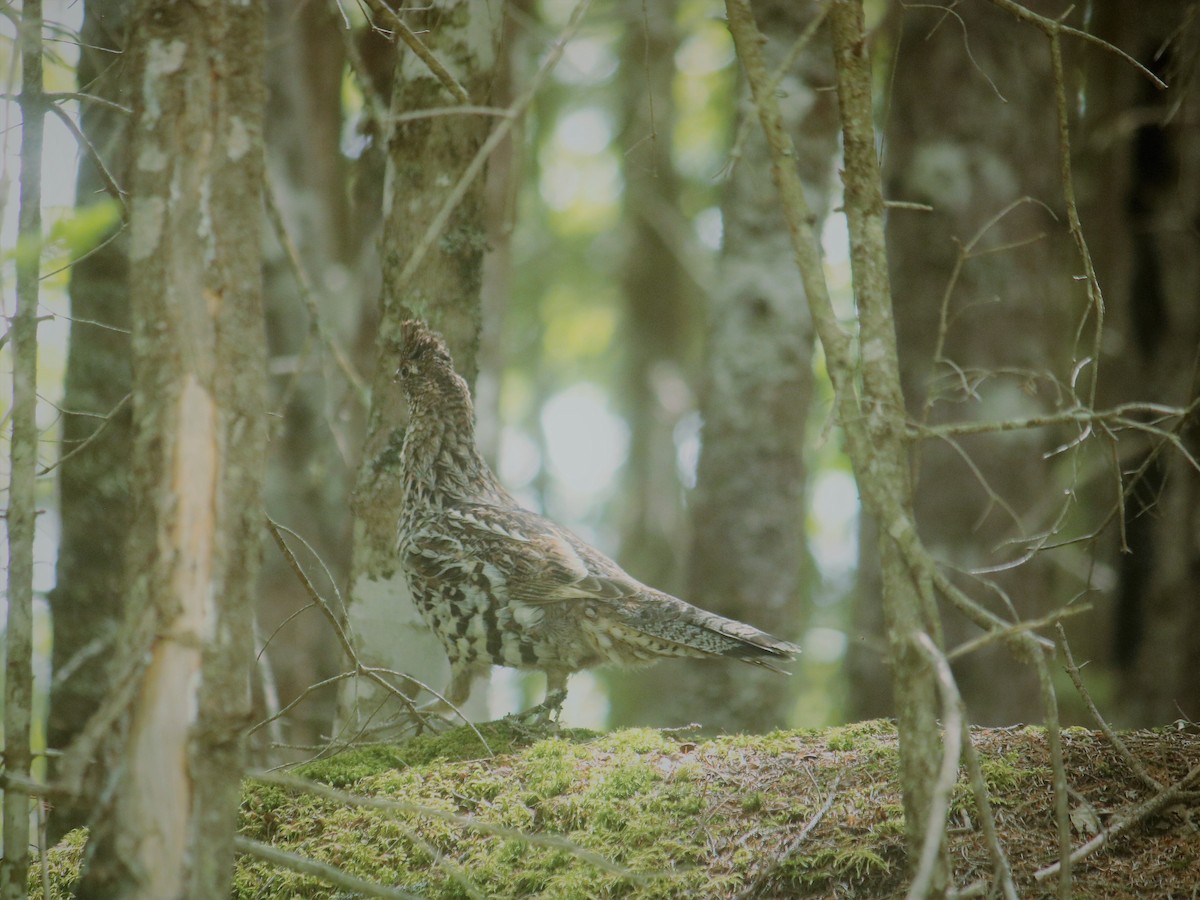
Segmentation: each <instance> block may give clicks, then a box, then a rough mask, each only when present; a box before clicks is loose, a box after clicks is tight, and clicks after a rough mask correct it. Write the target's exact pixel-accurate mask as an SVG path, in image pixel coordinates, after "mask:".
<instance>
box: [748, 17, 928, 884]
mask: <svg viewBox="0 0 1200 900" xmlns="http://www.w3.org/2000/svg"><path fill="white" fill-rule="evenodd" d="M726 8H727V9H728V11H729V22H730V29H731V31H732V32H733V35H734V40H735V42H736V44H737V51H738V56H739V58H740V59H741V62H742V64H743V66H745V68H746V74H747V78H748V80H749V82H750V85H751V88H752V91H753V95H754V101H755V104H756V106H757V107H758V111H759V118H760V121H761V123H762V127H763V131H764V132H765V133H766V136H767V142H768V145H769V147H770V149H771V161H772V174H773V175H774V180H775V183H776V185H777V186H778V188H779V193H780V200H781V203H782V205H783V209H784V213H785V217H786V220H787V225H788V230H789V233H790V236H791V239H792V250H793V254H794V256H795V259H796V263H797V266H798V268H799V269H800V276H801V279H802V280H803V283H804V289H805V292H806V294H807V295H808V304H809V308H810V310H811V312H812V317H813V322H814V326H815V328H816V331H817V334H818V336H819V338H820V340H821V345H822V348H823V349H824V351H825V358H826V362H827V367H828V370H829V375H830V379H831V380H832V382H833V387H834V392H835V400H836V409H837V413H838V417H839V419H840V424H841V426H842V428H843V430H844V433H845V436H846V446H847V450H848V452H849V455H850V458H851V461H852V462H853V464H854V471H855V475H856V477H857V479H858V485H859V490H860V492H861V494H862V499H863V505H864V508H865V509H866V510H867V511H869V512H871V513H872V514H873V515H875V516H877V517H878V518H879V519H880V520H881V521H882V522H883V523H884V527H883V528H882V529H881V537H880V542H879V552H880V557H881V559H882V565H881V571H882V582H883V608H884V616H885V620H886V622H887V626H888V645H889V659H890V661H891V665H892V672H893V676H894V677H893V690H894V692H895V702H896V710H897V719H898V722H899V731H900V779H901V785H902V787H903V792H904V813H905V824H906V835H907V838H908V844H909V848H910V851H911V858H912V859H913V860H916V859H917V857H918V856H919V854H920V848H921V846H922V843H923V840H924V837H925V834H926V831H927V825H930V824H933V825H934V826H935V828H934V830H933V831H932V832H931V833H932V834H933V835H934V836H935V837H936V835H938V834H939V833H940V834H942V835H943V837H944V831H943V832H939V831H938V830H937V828H938V827H940V824H941V823H936V822H933V823H931V820H930V802H931V799H932V797H933V793H934V784H935V781H936V776H937V761H938V759H939V758H940V755H941V754H940V750H941V740H940V729H939V728H938V724H937V718H936V716H937V690H936V682H935V675H934V671H933V666H932V662H931V661H930V660H929V659H927V658H926V657H925V655H924V654H923V653H922V652H921V649H920V647H921V639H922V638H923V637H925V638H926V639H931V640H932V641H933V642H934V643H935V644H936V643H937V642H939V641H940V639H941V629H940V624H939V622H938V620H937V613H936V608H935V605H934V598H933V596H932V576H933V573H932V571H931V566H932V562H931V560H930V559H929V558H928V555H927V554H926V553H925V551H924V548H923V547H922V546H921V545H920V542H919V540H918V539H917V537H916V534H915V530H914V526H913V521H912V519H913V514H912V487H911V483H910V479H909V472H908V453H907V442H906V439H905V424H906V423H905V416H904V400H903V395H902V393H901V389H900V370H899V362H898V359H897V353H896V334H895V322H894V317H893V311H892V297H891V286H890V283H889V281H888V275H887V252H886V247H885V244H884V237H883V212H884V205H883V193H882V188H881V184H880V177H879V169H878V158H877V155H876V146H875V131H874V124H873V104H872V97H871V66H870V54H869V52H868V51H869V47H868V42H867V35H866V29H865V25H864V22H863V18H864V17H863V9H862V5H861V3H860V2H857V0H835V2H834V3H833V4H831V6H830V8H829V20H830V31H831V35H832V41H833V48H834V60H835V64H836V70H837V90H838V103H839V112H840V117H841V122H842V140H843V148H844V162H845V167H844V174H843V181H844V183H845V210H846V218H847V222H848V225H849V231H850V261H851V268H852V270H853V275H854V294H855V300H856V301H857V317H856V324H857V336H858V343H857V348H858V349H856V346H855V344H854V343H853V342H852V339H851V334H850V333H849V332H847V331H846V330H845V328H844V326H843V325H842V324H841V322H839V320H838V317H837V314H836V313H835V311H834V308H833V304H832V302H831V300H830V295H829V289H828V286H827V285H826V282H825V276H824V271H823V268H822V263H821V248H820V242H819V240H818V237H817V233H816V230H815V228H814V224H815V222H816V217H815V216H814V215H813V213H812V211H811V210H810V208H809V204H808V201H807V199H806V197H805V194H804V189H803V186H802V184H801V181H800V178H799V174H798V172H797V171H796V169H795V158H796V151H795V149H794V148H793V147H792V145H791V140H790V138H789V137H788V135H787V132H786V130H785V129H784V127H783V119H782V116H781V115H780V112H779V103H778V99H777V97H776V96H775V93H774V91H773V90H772V89H771V85H770V79H769V75H768V71H767V67H766V64H765V61H764V59H763V54H762V51H761V47H760V40H761V38H760V35H759V32H758V29H757V27H756V26H755V23H754V19H753V14H752V13H751V10H750V5H749V3H748V2H747V0H727V2H726ZM932 849H933V850H934V851H935V852H934V853H933V855H932V856H930V857H929V861H930V866H929V868H928V870H927V871H926V873H925V874H926V875H927V876H928V888H929V890H930V891H931V893H932V894H935V895H936V894H940V893H943V892H944V891H945V885H946V870H947V866H946V859H945V853H944V840H943V841H942V842H940V843H935V844H933V845H932Z"/></svg>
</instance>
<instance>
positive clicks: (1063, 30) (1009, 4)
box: [992, 0, 1167, 91]
mask: <svg viewBox="0 0 1200 900" xmlns="http://www.w3.org/2000/svg"><path fill="white" fill-rule="evenodd" d="M992 2H993V3H994V4H996V5H997V6H999V7H1000V8H1001V9H1003V10H1006V11H1007V12H1010V13H1012V14H1013V15H1014V16H1016V17H1017V18H1018V19H1020V20H1021V21H1022V22H1028V23H1030V24H1032V25H1036V26H1037V27H1038V28H1040V29H1041V30H1042V31H1043V32H1045V34H1046V36H1047V37H1053V36H1055V35H1058V34H1069V35H1070V36H1071V37H1075V38H1079V39H1080V40H1083V41H1087V42H1088V43H1089V44H1095V45H1096V46H1097V47H1100V48H1101V49H1103V50H1107V51H1108V52H1109V53H1115V54H1116V55H1117V56H1119V57H1121V59H1123V60H1125V62H1127V63H1129V64H1130V65H1131V66H1133V67H1134V68H1135V69H1137V70H1138V71H1139V72H1141V73H1142V74H1143V75H1145V76H1146V77H1147V78H1149V79H1150V81H1151V82H1152V83H1153V84H1154V86H1155V87H1156V88H1158V89H1159V90H1160V91H1163V90H1166V89H1167V83H1166V82H1165V81H1163V80H1162V79H1161V78H1159V77H1158V76H1157V75H1155V74H1154V73H1153V72H1151V71H1150V70H1149V69H1147V68H1146V67H1145V66H1143V65H1142V64H1141V63H1140V62H1138V61H1137V60H1136V59H1134V58H1133V57H1132V56H1130V55H1129V54H1128V53H1126V52H1125V51H1124V50H1122V49H1121V48H1120V47H1117V46H1114V45H1113V44H1110V43H1109V42H1108V41H1106V40H1104V39H1103V38H1099V37H1097V36H1096V35H1094V34H1088V33H1087V32H1086V31H1080V30H1079V29H1078V28H1072V27H1071V26H1070V25H1064V24H1063V23H1062V22H1060V21H1058V20H1057V19H1051V18H1049V17H1048V16H1041V15H1038V14H1037V13H1035V12H1034V11H1033V10H1031V9H1027V8H1026V7H1024V6H1021V4H1019V3H1015V2H1013V0H992Z"/></svg>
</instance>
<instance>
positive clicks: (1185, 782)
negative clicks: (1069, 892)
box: [1033, 765, 1200, 881]
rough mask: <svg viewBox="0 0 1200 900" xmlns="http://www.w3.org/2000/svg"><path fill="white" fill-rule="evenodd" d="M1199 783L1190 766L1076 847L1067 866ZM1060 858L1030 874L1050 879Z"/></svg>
mask: <svg viewBox="0 0 1200 900" xmlns="http://www.w3.org/2000/svg"><path fill="white" fill-rule="evenodd" d="M1198 782H1200V765H1195V766H1192V768H1191V769H1189V770H1188V772H1187V774H1186V775H1184V776H1183V777H1182V778H1181V779H1179V780H1178V781H1177V782H1175V783H1174V784H1173V785H1171V786H1170V787H1168V788H1166V789H1165V790H1163V791H1160V792H1159V793H1157V794H1155V795H1154V796H1153V797H1151V798H1150V799H1149V800H1146V801H1145V802H1143V803H1140V804H1138V805H1137V806H1134V807H1131V808H1130V809H1129V810H1128V811H1127V812H1126V813H1124V814H1123V815H1121V816H1118V817H1117V819H1116V821H1115V822H1113V823H1112V824H1111V825H1110V826H1109V827H1107V828H1105V829H1104V830H1103V831H1102V832H1100V833H1099V834H1098V835H1096V836H1095V837H1094V838H1092V839H1091V840H1090V841H1088V842H1087V843H1086V844H1083V845H1081V846H1079V847H1077V848H1076V849H1075V850H1074V851H1073V852H1072V853H1071V854H1070V855H1069V856H1068V857H1067V864H1068V866H1069V865H1070V864H1071V863H1076V862H1078V861H1079V860H1081V859H1083V858H1085V857H1087V856H1090V855H1091V854H1093V853H1095V852H1096V851H1097V850H1099V849H1100V848H1101V847H1103V846H1104V845H1105V844H1108V843H1109V842H1110V841H1113V840H1114V839H1116V838H1118V837H1120V836H1121V835H1122V834H1124V833H1125V832H1126V831H1128V830H1129V829H1130V828H1132V827H1133V826H1134V825H1138V824H1140V823H1142V822H1145V821H1146V820H1147V819H1149V818H1151V817H1152V816H1154V815H1156V814H1157V813H1158V811H1159V810H1161V809H1163V807H1166V806H1170V805H1171V804H1172V803H1175V802H1177V801H1178V800H1181V799H1183V798H1184V797H1185V796H1186V793H1187V792H1188V791H1190V790H1191V788H1192V785H1193V784H1196V783H1198ZM1062 864H1063V860H1061V859H1060V860H1059V861H1058V862H1056V863H1051V864H1050V865H1048V866H1046V867H1044V868H1041V869H1038V870H1037V871H1036V872H1034V873H1033V877H1034V878H1035V879H1036V880H1037V881H1045V880H1046V879H1047V878H1052V877H1054V875H1056V874H1058V873H1059V872H1060V871H1061V869H1062V867H1063V865H1062Z"/></svg>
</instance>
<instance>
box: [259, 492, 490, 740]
mask: <svg viewBox="0 0 1200 900" xmlns="http://www.w3.org/2000/svg"><path fill="white" fill-rule="evenodd" d="M267 528H268V530H269V531H270V532H271V536H272V537H273V538H274V539H275V543H276V545H277V546H278V547H279V551H280V552H281V553H282V554H283V556H284V559H285V560H286V561H287V564H288V566H289V567H290V568H291V570H292V571H293V572H294V573H295V575H296V577H297V578H298V579H299V580H300V583H301V585H303V587H304V591H305V593H306V594H308V597H309V599H310V600H311V601H312V602H313V604H314V605H316V607H317V608H318V609H320V610H321V612H322V613H323V614H324V616H325V618H326V620H327V621H328V622H329V624H330V626H331V627H332V628H333V633H334V635H336V637H337V639H338V643H339V644H340V645H341V648H342V652H343V653H345V654H346V658H347V659H348V660H349V661H350V663H351V665H352V666H353V669H354V672H355V674H356V675H360V676H362V677H363V678H366V679H367V680H368V681H372V682H374V683H375V684H377V685H379V686H380V687H381V688H383V689H384V691H385V692H387V693H388V694H391V695H393V696H395V697H397V698H398V699H399V700H400V702H401V703H402V704H403V705H404V706H405V708H406V709H407V710H408V712H409V715H410V716H411V717H412V718H413V719H414V720H416V721H418V722H424V716H425V712H424V711H423V710H422V708H421V707H419V706H418V705H417V704H416V703H414V702H413V700H412V698H411V697H409V696H408V695H407V694H406V693H404V691H402V690H400V688H398V687H396V685H394V684H392V683H391V682H390V681H388V680H387V678H385V677H384V674H383V673H390V670H387V669H381V668H379V667H377V666H367V665H364V664H363V663H362V661H361V660H360V659H359V658H358V653H357V651H356V650H355V649H354V645H353V643H352V642H351V641H350V638H349V637H348V636H347V634H346V630H345V629H344V628H343V627H342V623H341V622H340V621H339V620H338V617H337V616H336V615H335V614H334V612H333V610H332V609H331V608H330V606H329V604H328V603H327V602H326V601H325V598H324V597H322V596H321V594H320V592H319V591H318V590H317V589H316V587H315V586H314V585H313V583H312V581H311V580H310V579H309V577H308V574H307V573H306V572H305V571H304V568H303V567H302V566H301V565H300V561H299V560H297V559H296V555H295V554H294V553H292V549H291V548H290V547H289V546H288V545H287V541H285V540H284V538H283V533H282V532H283V531H285V530H286V531H287V532H288V533H289V534H292V535H295V536H296V537H297V538H299V535H296V533H295V532H294V531H292V530H291V529H287V528H285V527H284V526H282V525H280V524H279V523H278V522H276V521H275V520H274V519H272V518H271V517H270V516H267ZM300 540H303V538H300ZM305 546H306V547H307V546H308V545H307V542H305ZM308 549H309V551H310V552H311V551H312V548H311V547H309V548H308ZM318 558H319V557H318ZM321 565H322V566H324V562H322V563H321ZM325 571H326V574H328V572H329V570H328V569H326V570H325ZM395 674H401V673H395ZM401 677H403V678H404V679H406V680H408V681H411V682H413V683H414V684H421V683H420V682H418V681H417V680H416V679H415V678H412V677H411V676H409V675H401ZM421 687H423V688H425V690H427V691H429V693H430V694H432V695H433V696H434V697H436V698H438V699H439V700H441V701H442V702H443V703H445V704H446V705H447V706H448V707H449V708H450V709H451V710H452V711H453V712H454V713H455V714H456V715H457V716H458V717H459V718H461V719H462V721H463V722H464V723H465V724H466V725H467V727H468V728H470V729H471V731H472V732H474V734H475V736H476V737H477V738H479V742H480V743H481V744H482V745H483V747H484V749H485V750H487V752H488V754H489V755H491V756H494V755H495V752H494V751H493V750H492V748H491V746H490V745H489V744H488V742H487V738H485V737H484V736H483V734H482V733H481V732H480V731H479V729H478V728H477V727H475V725H474V723H472V722H471V721H470V720H469V719H468V718H467V717H466V715H465V714H463V712H462V711H461V710H460V709H459V708H458V707H456V706H454V704H452V703H450V702H449V701H448V700H446V698H445V697H443V696H442V695H441V694H439V693H438V692H437V691H435V690H433V689H432V688H430V687H429V686H428V685H424V684H421ZM261 724H266V723H265V722H264V723H261ZM255 727H256V728H258V727H261V725H260V726H255Z"/></svg>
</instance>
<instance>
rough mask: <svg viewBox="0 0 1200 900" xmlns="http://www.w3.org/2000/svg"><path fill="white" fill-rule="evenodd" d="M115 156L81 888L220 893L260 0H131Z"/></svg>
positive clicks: (247, 369)
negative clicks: (116, 236) (115, 338)
mask: <svg viewBox="0 0 1200 900" xmlns="http://www.w3.org/2000/svg"><path fill="white" fill-rule="evenodd" d="M136 15H137V18H136V27H135V33H134V36H133V41H132V57H133V61H134V66H135V69H136V71H137V77H136V80H135V82H134V83H135V84H136V85H137V86H138V87H137V91H136V92H135V94H134V98H133V106H134V120H133V132H132V139H131V144H130V155H131V157H132V159H133V160H135V161H136V165H135V166H134V167H133V172H132V178H131V217H130V244H129V254H130V263H131V282H130V294H131V302H132V309H133V324H134V329H133V342H132V348H133V360H134V398H133V408H134V447H133V461H132V463H133V504H134V505H133V510H134V512H133V516H132V522H133V525H132V530H131V534H130V540H129V547H128V557H127V565H128V568H127V576H128V579H127V585H128V588H127V590H128V594H127V596H128V618H127V633H126V634H125V636H124V639H125V642H124V643H123V644H122V645H121V647H120V651H119V653H120V656H121V658H122V659H123V660H124V661H125V663H126V666H127V668H126V671H125V672H124V673H122V675H123V680H126V681H129V682H131V683H132V685H133V688H132V690H131V692H130V696H131V704H130V708H129V709H128V725H127V729H126V742H125V745H124V748H123V750H122V751H121V756H120V759H119V760H117V761H116V765H117V767H116V771H114V772H113V773H112V777H113V778H114V779H115V784H114V785H113V794H112V798H113V804H112V808H111V809H110V810H103V813H104V814H103V815H98V816H97V817H96V818H95V819H94V821H93V831H92V837H91V841H92V842H93V849H94V853H93V854H92V856H91V860H90V864H89V866H88V869H87V872H86V873H85V877H84V881H83V884H82V886H81V888H80V895H81V896H83V897H106V898H111V897H144V898H148V900H149V898H154V900H166V898H175V897H178V898H183V897H223V896H228V894H229V891H230V877H231V872H232V862H233V835H234V825H235V814H236V809H237V804H238V799H239V790H240V781H241V772H242V761H243V751H242V748H243V741H242V738H241V734H242V730H243V728H244V727H245V725H246V724H247V722H248V717H249V713H250V708H249V691H248V682H249V675H250V672H251V667H252V664H253V653H252V645H251V626H252V622H253V590H254V587H253V586H254V583H255V576H256V575H257V571H258V567H259V557H260V546H261V545H260V536H261V532H262V507H261V488H262V480H263V465H264V460H265V457H266V424H267V421H266V415H265V398H264V378H265V337H264V329H263V319H262V310H261V256H260V246H261V228H260V225H261V206H260V198H261V186H262V114H263V103H264V95H263V90H262V66H263V52H264V4H263V3H261V2H247V3H243V4H240V5H235V4H225V5H218V6H214V7H201V6H195V5H180V4H177V3H173V2H168V0H143V2H141V3H139V4H138V6H137V9H136Z"/></svg>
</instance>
